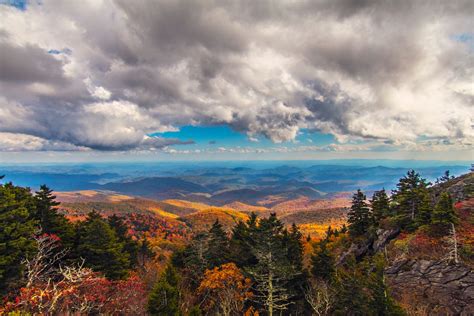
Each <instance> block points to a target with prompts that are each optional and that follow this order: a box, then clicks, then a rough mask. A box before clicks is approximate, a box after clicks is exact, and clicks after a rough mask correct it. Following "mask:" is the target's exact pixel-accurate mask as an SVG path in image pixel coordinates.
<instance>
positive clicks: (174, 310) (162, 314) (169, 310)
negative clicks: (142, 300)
mask: <svg viewBox="0 0 474 316" xmlns="http://www.w3.org/2000/svg"><path fill="white" fill-rule="evenodd" d="M178 285H179V276H178V274H177V272H176V270H175V269H174V268H173V267H172V266H171V265H168V266H167V267H166V269H165V271H164V272H163V275H162V276H161V278H160V280H159V281H158V282H157V283H156V284H155V286H154V287H153V289H152V291H151V292H150V296H149V298H148V306H147V309H148V312H149V314H150V315H153V316H155V315H156V316H178V315H181V313H180V310H179V300H180V292H179V289H178Z"/></svg>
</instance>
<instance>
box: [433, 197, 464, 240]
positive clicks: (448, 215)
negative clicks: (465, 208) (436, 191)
mask: <svg viewBox="0 0 474 316" xmlns="http://www.w3.org/2000/svg"><path fill="white" fill-rule="evenodd" d="M457 221H458V219H457V216H456V213H455V212H454V207H453V200H452V198H451V196H450V195H449V193H447V192H443V193H442V194H441V196H440V198H439V201H438V203H437V204H436V206H435V209H434V211H433V215H432V217H431V223H432V224H433V225H434V226H436V228H437V229H438V230H439V231H440V232H441V233H447V232H448V230H449V228H450V225H451V224H455V223H457Z"/></svg>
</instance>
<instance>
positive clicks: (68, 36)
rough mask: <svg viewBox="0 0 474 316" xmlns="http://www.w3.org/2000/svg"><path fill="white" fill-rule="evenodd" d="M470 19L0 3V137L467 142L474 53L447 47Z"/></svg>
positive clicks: (414, 9) (280, 6) (443, 12)
mask: <svg viewBox="0 0 474 316" xmlns="http://www.w3.org/2000/svg"><path fill="white" fill-rule="evenodd" d="M473 12H474V3H473V2H472V1H450V2H447V1H416V2H414V1H371V0H358V1H357V0H354V1H343V0H333V1H303V0H301V1H288V2H287V1H281V2H275V1H266V0H262V1H249V0H242V1H230V0H229V1H191V2H190V1H172V0H161V1H144V0H139V1H133V2H131V1H123V0H116V1H112V0H103V1H90V2H88V1H86V2H76V1H65V2H51V3H50V2H48V1H45V2H44V3H43V4H42V5H37V4H35V3H31V5H29V6H28V8H27V10H24V11H19V10H16V9H15V8H11V7H8V6H2V7H1V8H0V18H1V19H2V21H5V23H3V24H2V26H1V27H0V51H1V52H2V54H1V60H0V67H1V69H0V70H1V72H0V80H1V81H2V86H1V87H0V94H1V97H0V132H4V133H10V134H8V135H9V136H8V135H7V134H5V135H6V136H5V137H10V138H12V141H11V142H14V141H16V142H18V139H20V140H21V139H25V138H24V137H23V136H22V137H23V138H21V137H16V138H15V140H13V138H14V136H12V135H16V134H18V135H30V136H31V137H38V138H40V139H44V140H47V141H51V142H59V143H60V144H63V143H65V144H70V145H71V146H73V147H71V148H76V147H77V148H91V149H96V150H131V149H137V150H142V149H144V148H146V147H147V146H148V147H149V148H162V147H166V146H171V145H173V144H179V142H172V141H171V142H170V141H169V140H161V139H151V140H150V138H149V137H148V136H146V135H148V134H150V133H153V132H156V131H166V130H172V129H174V128H176V127H179V126H181V125H188V124H192V125H199V124H203V125H212V124H228V125H230V126H231V127H233V128H234V129H236V130H238V131H242V132H245V133H247V134H248V135H249V137H254V136H257V135H264V136H266V137H268V138H269V139H271V140H273V141H275V142H282V141H288V140H294V139H295V137H296V136H297V134H298V131H299V129H301V128H308V129H311V130H319V131H323V132H325V133H332V134H334V135H335V136H336V137H337V139H338V140H340V141H345V140H349V139H351V138H357V139H359V138H365V139H378V140H380V141H381V142H382V143H383V142H389V143H392V144H394V145H400V144H404V143H406V144H410V146H412V144H413V143H414V142H415V143H416V140H417V139H418V138H419V136H426V137H432V138H439V139H446V138H452V139H453V142H454V143H456V144H459V145H460V146H465V145H466V144H470V143H472V139H473V137H474V136H473V131H472V125H473V117H472V106H473V103H472V100H473V97H474V91H473V89H472V76H473V63H472V58H473V57H472V56H473V55H472V54H473V53H472V49H471V48H470V46H469V43H466V42H463V41H461V40H458V38H460V34H470V33H469V32H472V13H473ZM64 47H67V48H68V53H67V54H66V53H60V54H52V53H50V54H49V53H48V51H49V52H62V51H63V49H64ZM446 104H449V109H448V108H447V106H446ZM167 142H170V143H167ZM31 143H32V142H30V144H31ZM33 143H34V144H37V142H36V140H35V141H34V142H33ZM33 147H34V146H29V147H28V148H33Z"/></svg>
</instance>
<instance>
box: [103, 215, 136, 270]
mask: <svg viewBox="0 0 474 316" xmlns="http://www.w3.org/2000/svg"><path fill="white" fill-rule="evenodd" d="M108 223H109V225H110V227H111V228H112V229H113V230H114V231H115V234H116V235H117V238H118V240H119V242H121V243H123V245H124V248H123V250H124V251H126V252H127V253H128V255H129V259H130V260H129V261H130V265H129V267H128V268H133V267H134V266H135V265H136V264H137V262H138V261H137V260H138V248H139V244H138V242H137V241H135V240H133V239H132V237H131V236H130V235H129V234H128V227H127V225H126V224H125V222H124V220H123V218H122V217H119V216H117V215H116V214H113V215H112V216H110V217H109V218H108Z"/></svg>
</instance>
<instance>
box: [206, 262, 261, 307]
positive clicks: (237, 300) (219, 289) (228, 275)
mask: <svg viewBox="0 0 474 316" xmlns="http://www.w3.org/2000/svg"><path fill="white" fill-rule="evenodd" d="M250 286H251V281H250V279H248V278H245V277H244V276H243V275H242V273H241V272H240V270H239V268H237V266H236V265H235V264H234V263H226V264H223V265H221V266H219V267H215V268H214V269H212V270H206V272H205V273H204V279H203V280H202V281H201V284H200V285H199V288H198V293H199V294H200V295H202V296H204V297H205V307H206V309H207V310H212V309H217V310H219V311H220V312H221V313H222V314H223V315H231V314H234V313H240V312H241V311H242V308H243V306H244V302H245V301H246V300H247V299H249V298H250V297H251V296H252V293H251V292H250V291H249V289H250Z"/></svg>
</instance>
